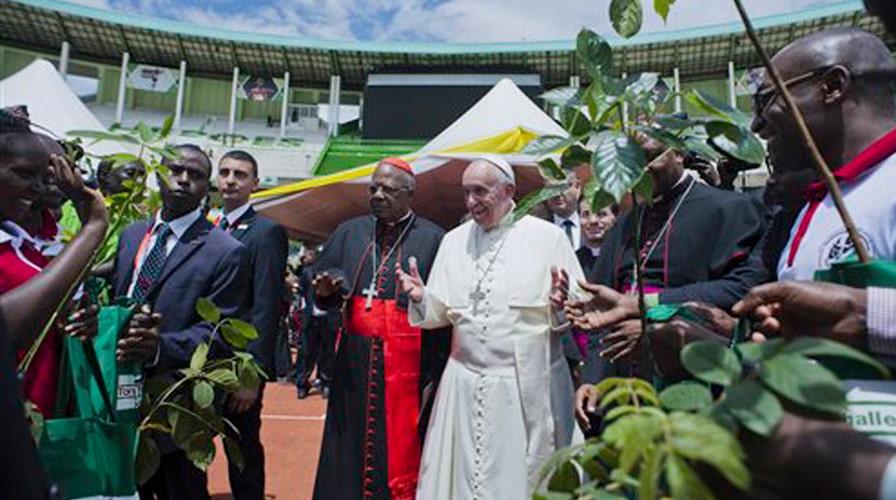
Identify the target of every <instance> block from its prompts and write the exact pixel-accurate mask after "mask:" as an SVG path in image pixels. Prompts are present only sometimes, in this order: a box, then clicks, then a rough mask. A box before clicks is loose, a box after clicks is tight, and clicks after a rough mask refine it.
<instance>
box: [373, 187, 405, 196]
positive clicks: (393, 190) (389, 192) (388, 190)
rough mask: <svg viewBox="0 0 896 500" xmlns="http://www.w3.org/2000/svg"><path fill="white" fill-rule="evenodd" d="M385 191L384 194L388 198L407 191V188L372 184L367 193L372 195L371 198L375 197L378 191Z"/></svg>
mask: <svg viewBox="0 0 896 500" xmlns="http://www.w3.org/2000/svg"><path fill="white" fill-rule="evenodd" d="M381 189H382V190H383V194H384V195H386V196H395V195H397V194H398V193H400V192H402V191H405V190H407V188H406V187H394V186H387V185H385V184H371V185H369V186H367V192H369V193H370V195H371V196H373V195H375V194H376V193H377V191H379V190H381Z"/></svg>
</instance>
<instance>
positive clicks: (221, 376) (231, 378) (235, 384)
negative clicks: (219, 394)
mask: <svg viewBox="0 0 896 500" xmlns="http://www.w3.org/2000/svg"><path fill="white" fill-rule="evenodd" d="M206 376H207V377H208V379H209V380H211V381H212V382H214V383H216V384H218V385H220V386H221V387H222V388H224V390H226V391H227V392H233V391H235V390H237V389H239V388H240V381H239V379H238V378H237V376H236V375H235V374H234V373H233V372H232V371H231V370H229V369H227V368H218V369H217V370H212V371H211V372H209V374H208V375H206Z"/></svg>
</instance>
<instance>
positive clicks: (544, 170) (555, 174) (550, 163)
mask: <svg viewBox="0 0 896 500" xmlns="http://www.w3.org/2000/svg"><path fill="white" fill-rule="evenodd" d="M538 171H539V172H540V173H541V176H542V177H544V178H545V179H552V180H555V181H562V180H565V179H566V172H564V171H563V169H562V168H561V167H560V165H557V162H556V161H554V159H553V158H545V159H543V160H541V161H539V162H538Z"/></svg>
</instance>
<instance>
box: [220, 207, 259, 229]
mask: <svg viewBox="0 0 896 500" xmlns="http://www.w3.org/2000/svg"><path fill="white" fill-rule="evenodd" d="M250 208H252V204H251V203H246V204H245V205H242V206H241V207H239V208H237V209H234V210H231V211H230V212H225V213H224V218H225V219H227V230H228V231H233V230H234V229H236V228H235V227H233V225H234V224H236V223H237V222H238V221H239V220H240V217H242V216H243V215H245V213H246V212H248V211H249V209H250Z"/></svg>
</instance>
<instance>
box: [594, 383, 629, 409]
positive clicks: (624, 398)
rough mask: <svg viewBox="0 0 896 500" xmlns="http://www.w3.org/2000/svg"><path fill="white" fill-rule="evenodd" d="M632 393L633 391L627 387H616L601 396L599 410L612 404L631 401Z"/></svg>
mask: <svg viewBox="0 0 896 500" xmlns="http://www.w3.org/2000/svg"><path fill="white" fill-rule="evenodd" d="M633 392H634V391H633V389H632V388H630V387H628V386H619V387H616V388H614V389H612V390H610V391H609V392H607V393H605V394H604V395H603V396H601V398H600V405H599V408H606V407H608V406H610V405H612V404H617V405H622V404H625V403H627V402H629V401H631V399H632V394H633Z"/></svg>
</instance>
